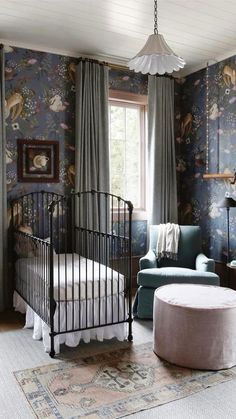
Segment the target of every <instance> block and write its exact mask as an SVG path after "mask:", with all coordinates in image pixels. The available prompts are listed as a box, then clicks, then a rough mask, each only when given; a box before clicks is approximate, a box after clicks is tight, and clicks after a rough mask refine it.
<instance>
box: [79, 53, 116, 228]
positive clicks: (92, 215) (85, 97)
mask: <svg viewBox="0 0 236 419" xmlns="http://www.w3.org/2000/svg"><path fill="white" fill-rule="evenodd" d="M108 72H109V69H108V66H107V65H104V64H102V63H98V62H94V61H93V60H86V59H85V60H81V61H80V62H79V64H78V65H77V72H76V140H75V191H76V192H79V191H88V190H91V189H94V190H97V191H104V192H109V187H110V178H109V127H108ZM90 199H92V198H90ZM76 214H77V221H78V223H79V225H81V224H82V225H84V227H86V228H91V229H92V230H94V229H96V228H98V229H99V230H101V229H103V230H104V232H105V231H108V228H109V200H106V201H105V200H103V201H101V200H100V199H99V198H96V197H95V196H94V198H93V202H88V203H86V202H85V201H84V203H83V205H82V206H81V208H76ZM99 214H104V217H102V218H101V217H99ZM98 219H99V220H100V224H99V226H98ZM101 220H102V221H101ZM101 223H102V225H101Z"/></svg>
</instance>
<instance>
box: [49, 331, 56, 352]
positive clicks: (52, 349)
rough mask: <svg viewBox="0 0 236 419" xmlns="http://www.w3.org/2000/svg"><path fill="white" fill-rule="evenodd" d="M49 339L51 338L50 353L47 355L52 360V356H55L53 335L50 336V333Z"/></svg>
mask: <svg viewBox="0 0 236 419" xmlns="http://www.w3.org/2000/svg"><path fill="white" fill-rule="evenodd" d="M50 338H51V351H50V353H49V355H50V357H51V358H54V356H55V349H54V336H53V334H52V333H51V336H50Z"/></svg>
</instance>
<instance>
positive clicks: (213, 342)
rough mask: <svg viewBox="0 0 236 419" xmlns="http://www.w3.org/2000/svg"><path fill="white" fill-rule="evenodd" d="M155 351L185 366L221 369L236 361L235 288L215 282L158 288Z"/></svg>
mask: <svg viewBox="0 0 236 419" xmlns="http://www.w3.org/2000/svg"><path fill="white" fill-rule="evenodd" d="M153 323H154V348H153V349H154V352H155V353H156V354H157V355H158V356H160V357H161V358H164V359H165V360H167V361H169V362H171V363H173V364H176V365H180V366H183V367H189V368H197V369H207V370H219V369H222V368H230V367H232V366H233V365H235V364H236V291H233V290H231V289H229V288H221V287H216V286H212V285H195V284H171V285H165V286H163V287H160V288H158V289H157V290H156V291H155V294H154V307H153Z"/></svg>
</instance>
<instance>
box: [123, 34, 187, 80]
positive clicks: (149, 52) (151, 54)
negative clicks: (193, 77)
mask: <svg viewBox="0 0 236 419" xmlns="http://www.w3.org/2000/svg"><path fill="white" fill-rule="evenodd" d="M184 65H185V61H184V60H183V58H181V57H178V56H177V55H176V54H174V52H173V51H172V49H171V48H170V47H169V46H168V45H167V43H166V41H165V39H164V37H163V36H162V35H160V34H152V35H150V36H149V37H148V40H147V42H146V44H145V45H144V47H143V48H142V49H141V51H139V53H138V54H137V55H136V56H135V57H134V58H132V59H131V60H130V61H129V62H128V66H129V68H130V70H134V71H135V72H136V73H138V72H140V71H141V73H143V74H147V73H149V74H152V75H154V74H165V73H172V72H173V71H178V70H179V69H180V68H183V67H184Z"/></svg>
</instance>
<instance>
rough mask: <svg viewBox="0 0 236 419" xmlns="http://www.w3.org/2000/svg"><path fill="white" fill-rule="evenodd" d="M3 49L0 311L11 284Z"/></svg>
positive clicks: (0, 71)
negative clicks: (8, 246)
mask: <svg viewBox="0 0 236 419" xmlns="http://www.w3.org/2000/svg"><path fill="white" fill-rule="evenodd" d="M4 68H5V65H4V47H3V45H1V46H0V143H1V146H0V147H1V157H0V161H1V163H0V164H1V170H0V185H1V195H0V311H3V310H4V309H5V308H7V307H9V306H10V305H11V291H10V290H11V284H10V280H9V278H8V276H7V191H6V136H5V112H4V104H5V81H4Z"/></svg>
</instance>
